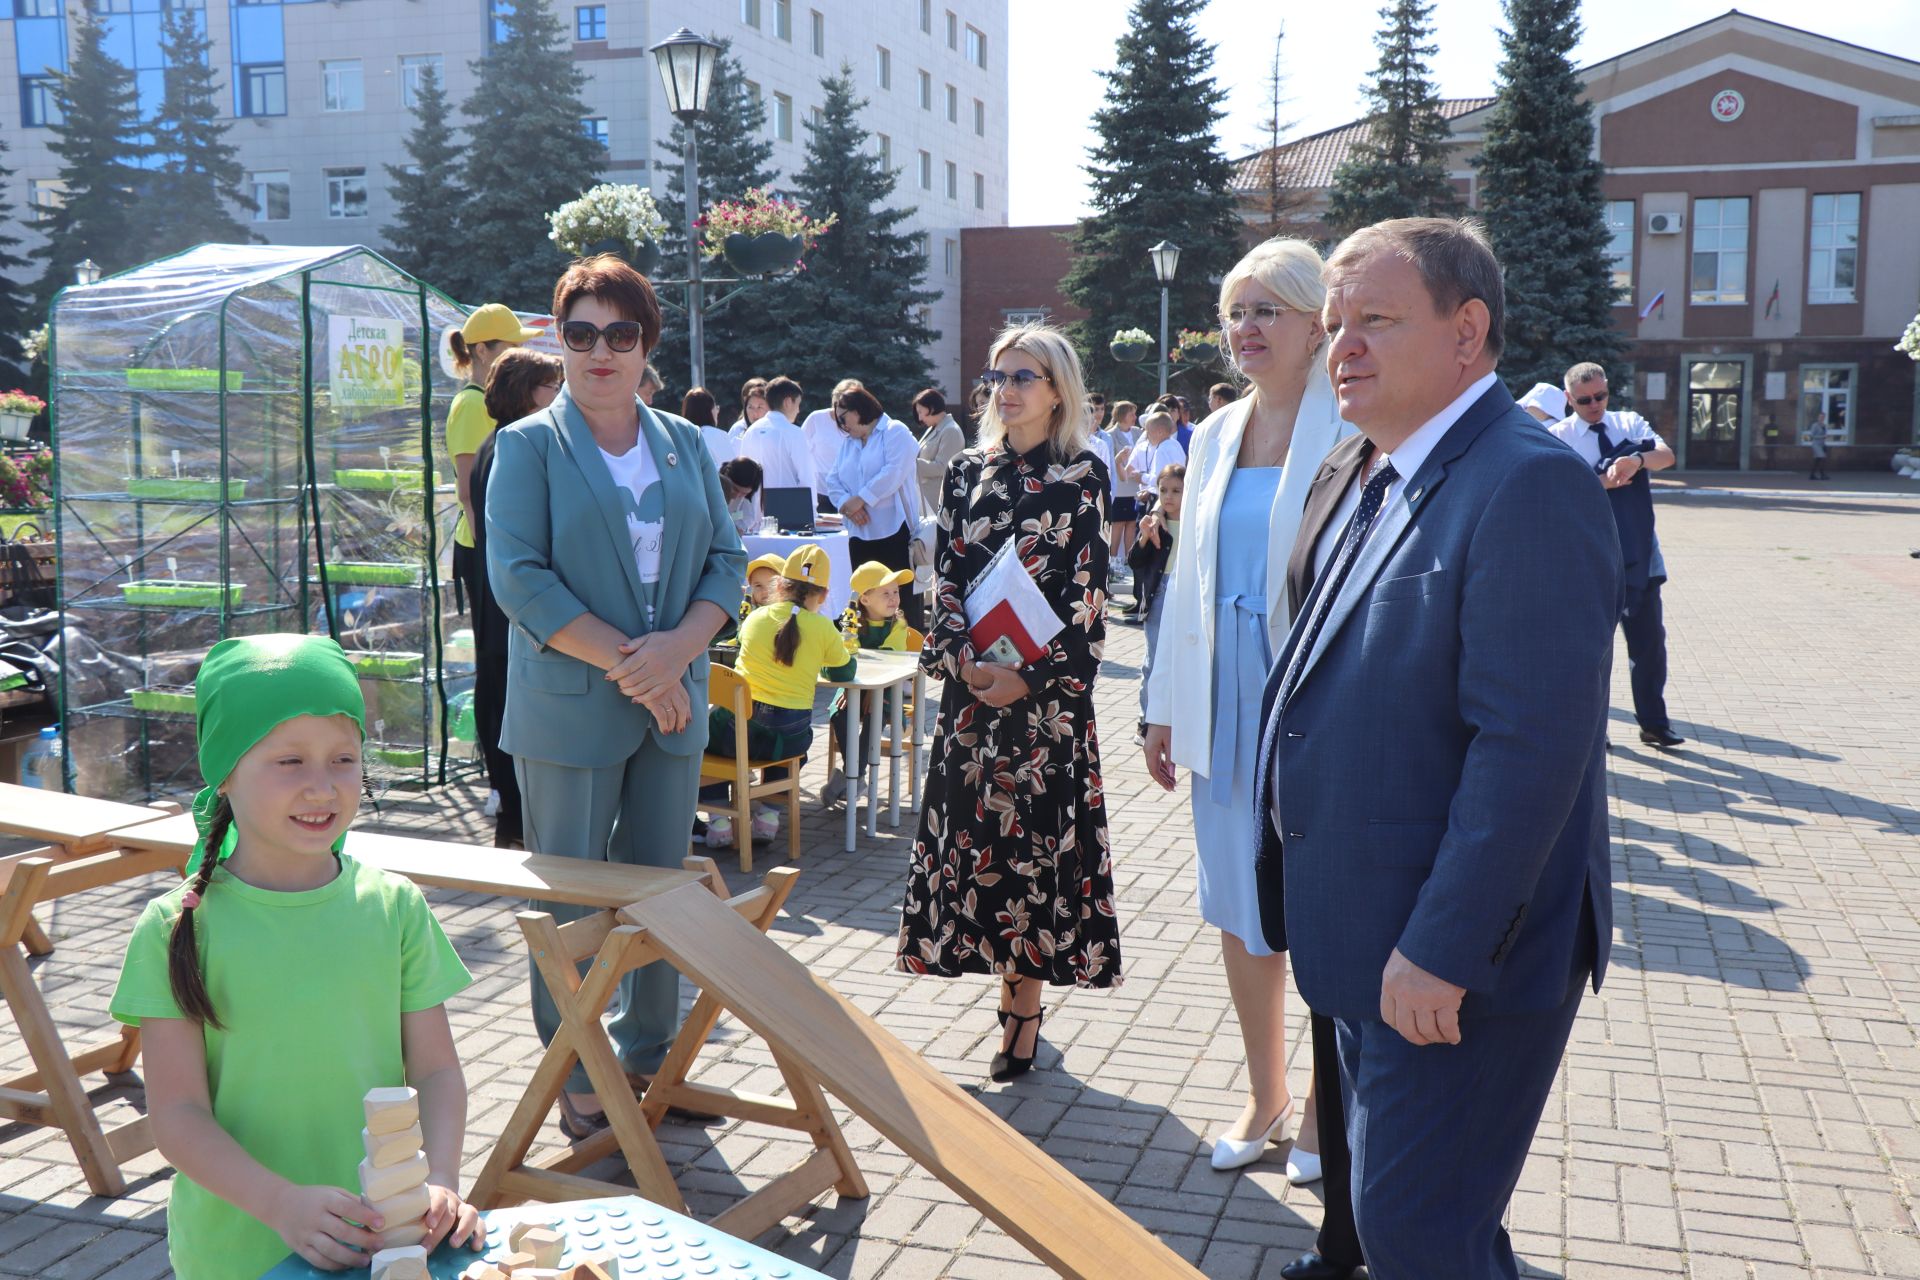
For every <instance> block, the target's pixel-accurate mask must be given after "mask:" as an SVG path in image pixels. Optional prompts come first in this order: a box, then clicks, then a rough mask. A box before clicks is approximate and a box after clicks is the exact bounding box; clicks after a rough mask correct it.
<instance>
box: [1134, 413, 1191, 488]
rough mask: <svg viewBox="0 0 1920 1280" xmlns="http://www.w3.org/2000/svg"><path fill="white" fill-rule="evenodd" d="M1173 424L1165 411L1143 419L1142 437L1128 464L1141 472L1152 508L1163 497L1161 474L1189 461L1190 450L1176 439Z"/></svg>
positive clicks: (1171, 416) (1141, 423)
mask: <svg viewBox="0 0 1920 1280" xmlns="http://www.w3.org/2000/svg"><path fill="white" fill-rule="evenodd" d="M1174 425H1175V424H1174V420H1173V415H1172V414H1170V413H1168V412H1167V411H1166V410H1164V409H1155V410H1154V411H1153V412H1152V413H1149V414H1148V415H1147V416H1146V417H1144V418H1142V419H1141V420H1140V426H1141V428H1142V434H1141V437H1140V442H1139V443H1138V444H1136V445H1134V446H1133V457H1132V458H1131V459H1129V465H1130V466H1131V467H1132V468H1133V469H1134V470H1135V471H1137V472H1139V473H1140V492H1141V494H1143V495H1144V496H1145V497H1146V499H1147V502H1146V504H1145V505H1146V506H1149V507H1151V505H1152V504H1153V502H1154V501H1155V500H1157V499H1158V498H1159V496H1160V472H1161V471H1162V470H1163V469H1164V468H1166V467H1169V466H1171V465H1173V464H1174V463H1176V462H1180V463H1184V462H1185V461H1186V460H1187V451H1186V450H1185V449H1182V448H1181V447H1180V442H1179V441H1178V440H1176V439H1174Z"/></svg>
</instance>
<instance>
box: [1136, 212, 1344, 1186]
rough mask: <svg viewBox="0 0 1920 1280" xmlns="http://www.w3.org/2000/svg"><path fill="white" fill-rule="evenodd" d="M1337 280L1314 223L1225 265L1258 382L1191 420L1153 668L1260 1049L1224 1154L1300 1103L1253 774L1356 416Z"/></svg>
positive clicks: (1162, 730)
mask: <svg viewBox="0 0 1920 1280" xmlns="http://www.w3.org/2000/svg"><path fill="white" fill-rule="evenodd" d="M1325 297H1326V289H1325V286H1324V285H1323V284H1322V283H1321V261H1320V255H1319V254H1318V253H1317V252H1315V250H1314V248H1313V246H1311V245H1309V244H1308V243H1306V242H1305V241H1303V240H1293V239H1287V238H1276V239H1273V240H1268V241H1266V242H1265V243H1264V244H1261V245H1258V246H1256V247H1255V248H1254V249H1253V250H1252V251H1251V252H1249V253H1248V254H1247V256H1246V257H1244V258H1242V259H1241V260H1240V262H1239V264H1238V265H1236V266H1235V267H1234V268H1233V270H1232V271H1230V272H1228V273H1227V277H1226V279H1225V280H1223V281H1222V282H1221V285H1220V324H1221V329H1222V331H1223V333H1224V335H1225V338H1226V349H1227V351H1228V352H1229V353H1230V354H1231V356H1232V358H1233V360H1234V363H1235V364H1236V365H1237V366H1238V367H1239V369H1240V371H1241V372H1242V373H1243V374H1245V375H1246V376H1247V378H1248V379H1250V380H1251V381H1252V383H1253V389H1252V391H1251V392H1250V393H1249V394H1247V395H1245V396H1243V397H1242V398H1241V399H1239V400H1236V401H1234V402H1233V403H1232V404H1229V405H1228V406H1227V407H1226V408H1224V409H1220V410H1218V411H1217V412H1215V413H1214V414H1212V415H1211V416H1210V417H1208V418H1207V420H1206V421H1205V422H1203V423H1201V424H1200V426H1199V428H1198V429H1197V430H1195V432H1194V433H1193V446H1192V449H1191V451H1190V454H1189V456H1188V459H1187V487H1186V494H1187V496H1186V506H1185V510H1184V511H1183V512H1182V514H1181V520H1180V533H1179V538H1178V541H1177V542H1176V544H1175V547H1174V553H1173V565H1172V570H1171V572H1170V573H1169V575H1168V583H1167V587H1166V592H1167V596H1166V600H1165V603H1164V606H1163V607H1162V610H1161V626H1160V631H1161V634H1160V635H1159V637H1158V644H1157V646H1156V648H1157V651H1158V652H1157V654H1156V660H1155V662H1154V664H1153V670H1152V672H1151V673H1150V674H1149V677H1148V684H1147V734H1146V755H1147V768H1148V771H1149V772H1150V773H1151V774H1152V775H1153V778H1154V780H1155V781H1157V782H1158V783H1159V784H1160V785H1161V786H1163V787H1165V788H1167V789H1168V790H1172V789H1173V786H1174V781H1175V774H1174V766H1175V765H1184V766H1185V767H1186V769H1187V770H1188V772H1189V773H1190V774H1191V775H1192V800H1193V829H1194V846H1195V850H1196V853H1197V860H1198V871H1199V876H1198V879H1199V897H1200V914H1201V916H1202V918H1204V919H1205V920H1206V921H1207V923H1209V924H1211V925H1214V926H1216V927H1217V928H1219V930H1220V940H1221V949H1222V952H1223V956H1224V959H1225V964H1226V970H1227V985H1228V988H1229V989H1230V991H1231V992H1232V994H1233V1004H1234V1010H1235V1012H1236V1013H1238V1015H1239V1018H1240V1034H1241V1038H1242V1040H1243V1042H1244V1043H1245V1045H1246V1051H1247V1075H1248V1082H1249V1093H1250V1096H1249V1097H1248V1099H1247V1105H1246V1108H1245V1110H1244V1111H1242V1112H1241V1114H1240V1118H1239V1119H1238V1120H1236V1121H1235V1122H1234V1123H1233V1124H1232V1125H1231V1126H1229V1127H1228V1129H1227V1130H1226V1131H1225V1132H1224V1133H1222V1134H1221V1135H1219V1136H1218V1137H1217V1138H1216V1139H1215V1140H1214V1148H1213V1167H1214V1168H1216V1169H1233V1168H1238V1167H1240V1166H1241V1165H1245V1164H1251V1163H1252V1162H1253V1161H1255V1160H1257V1159H1259V1157H1260V1154H1261V1152H1262V1151H1264V1150H1265V1148H1266V1145H1267V1143H1268V1142H1269V1141H1270V1140H1272V1138H1273V1137H1274V1135H1275V1134H1276V1133H1278V1131H1279V1130H1280V1127H1281V1126H1282V1125H1283V1124H1285V1123H1286V1121H1287V1119H1288V1118H1289V1117H1290V1116H1291V1115H1292V1114H1293V1111H1294V1104H1293V1099H1292V1096H1291V1095H1290V1094H1289V1093H1288V1091H1287V1074H1286V1029H1285V1025H1284V1023H1283V1021H1282V1015H1283V1013H1284V1001H1285V996H1286V986H1287V969H1286V964H1287V959H1286V956H1285V954H1275V953H1273V952H1272V951H1270V950H1269V949H1268V948H1267V944H1266V940H1265V938H1264V936H1263V934H1262V931H1261V928H1260V909H1259V895H1258V893H1257V892H1256V891H1255V884H1254V870H1253V859H1254V853H1255V851H1256V850H1257V849H1258V847H1259V840H1258V833H1257V832H1256V831H1255V830H1254V820H1255V804H1254V797H1253V775H1254V758H1255V755H1256V754H1257V752H1258V739H1259V732H1260V723H1259V721H1260V701H1261V694H1262V692H1263V690H1264V689H1265V686H1266V680H1267V673H1268V671H1269V669H1270V668H1271V667H1272V665H1273V655H1274V654H1276V653H1278V652H1280V650H1281V647H1282V644H1283V642H1284V641H1285V639H1286V636H1287V630H1288V628H1289V626H1290V625H1291V624H1292V621H1293V620H1292V618H1291V617H1290V616H1289V614H1288V611H1287V557H1288V555H1289V554H1290V553H1291V552H1292V550H1293V540H1294V535H1295V533H1296V532H1297V531H1298V529H1299V527H1300V515H1301V511H1302V509H1303V508H1304V507H1305V505H1306V500H1307V490H1308V488H1309V487H1310V486H1311V485H1312V483H1313V477H1314V473H1315V471H1317V470H1318V469H1319V466H1320V461H1321V459H1323V458H1324V457H1326V455H1327V452H1328V450H1330V449H1332V448H1333V446H1334V445H1335V444H1336V443H1337V442H1338V441H1339V440H1340V439H1341V438H1342V437H1343V436H1345V435H1348V434H1350V433H1351V431H1352V429H1351V428H1350V427H1347V426H1346V425H1345V424H1344V423H1342V422H1341V421H1340V417H1339V411H1338V407H1337V405H1336V404H1335V402H1334V398H1333V389H1332V386H1331V385H1330V384H1329V382H1328V379H1327V373H1326V369H1325V367H1324V364H1323V362H1322V361H1321V359H1320V355H1321V353H1322V351H1323V349H1324V347H1325V343H1326V333H1325V330H1324V329H1322V328H1321V323H1320V309H1321V304H1322V302H1323V301H1324V300H1325Z"/></svg>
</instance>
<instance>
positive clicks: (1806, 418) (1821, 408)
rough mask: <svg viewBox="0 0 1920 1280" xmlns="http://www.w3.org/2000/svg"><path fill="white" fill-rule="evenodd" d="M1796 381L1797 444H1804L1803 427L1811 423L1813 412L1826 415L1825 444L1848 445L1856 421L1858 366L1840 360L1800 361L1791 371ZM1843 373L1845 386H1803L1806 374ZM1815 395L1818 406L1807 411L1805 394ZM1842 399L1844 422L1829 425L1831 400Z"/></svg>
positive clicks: (1858, 415)
mask: <svg viewBox="0 0 1920 1280" xmlns="http://www.w3.org/2000/svg"><path fill="white" fill-rule="evenodd" d="M1795 372H1796V373H1797V374H1798V377H1797V379H1796V381H1797V383H1798V384H1799V385H1798V387H1797V389H1796V395H1795V404H1796V406H1797V409H1796V412H1798V413H1799V414H1800V437H1801V443H1803V444H1804V443H1806V430H1807V427H1808V425H1809V424H1811V423H1812V422H1813V416H1814V413H1823V414H1825V415H1826V418H1827V443H1828V444H1830V445H1835V444H1852V443H1853V424H1854V423H1856V422H1858V421H1859V420H1860V366H1859V365H1858V364H1855V363H1851V362H1848V361H1843V360H1821V361H1815V362H1813V363H1810V364H1803V365H1801V366H1800V367H1799V369H1797V370H1796V371H1795ZM1834 372H1844V373H1845V374H1846V375H1847V385H1846V386H1844V387H1814V388H1812V389H1809V388H1808V387H1807V375H1808V374H1809V373H1834ZM1809 396H1813V397H1817V398H1818V402H1819V403H1818V408H1816V409H1814V410H1813V412H1808V408H1809V405H1808V397H1809ZM1835 400H1842V401H1844V403H1845V404H1846V419H1847V420H1846V421H1845V422H1844V423H1842V424H1841V425H1839V426H1837V427H1836V426H1835V425H1834V424H1833V402H1834V401H1835Z"/></svg>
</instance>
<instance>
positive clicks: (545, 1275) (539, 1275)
mask: <svg viewBox="0 0 1920 1280" xmlns="http://www.w3.org/2000/svg"><path fill="white" fill-rule="evenodd" d="M570 1275H572V1272H570V1271H565V1270H562V1269H561V1268H559V1267H521V1268H520V1269H518V1270H517V1271H515V1272H514V1273H513V1280H567V1278H568V1277H569V1276H570Z"/></svg>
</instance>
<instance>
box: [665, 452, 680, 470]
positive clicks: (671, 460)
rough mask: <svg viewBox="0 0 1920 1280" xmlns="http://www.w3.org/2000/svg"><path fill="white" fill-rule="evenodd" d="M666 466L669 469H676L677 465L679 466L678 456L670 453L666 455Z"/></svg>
mask: <svg viewBox="0 0 1920 1280" xmlns="http://www.w3.org/2000/svg"><path fill="white" fill-rule="evenodd" d="M667 465H668V466H670V467H677V466H679V465H680V455H679V454H677V453H670V454H668V455H667Z"/></svg>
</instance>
